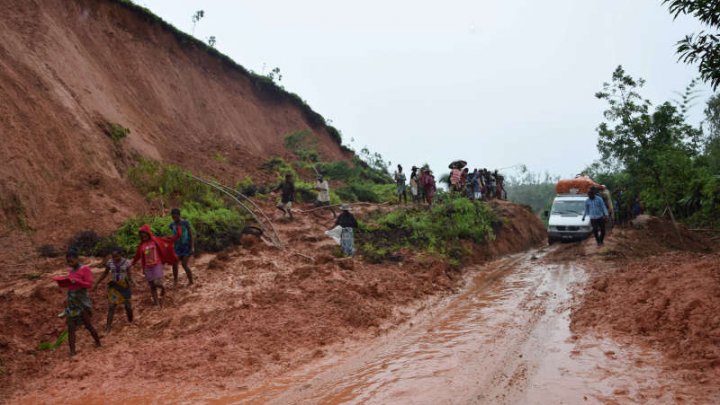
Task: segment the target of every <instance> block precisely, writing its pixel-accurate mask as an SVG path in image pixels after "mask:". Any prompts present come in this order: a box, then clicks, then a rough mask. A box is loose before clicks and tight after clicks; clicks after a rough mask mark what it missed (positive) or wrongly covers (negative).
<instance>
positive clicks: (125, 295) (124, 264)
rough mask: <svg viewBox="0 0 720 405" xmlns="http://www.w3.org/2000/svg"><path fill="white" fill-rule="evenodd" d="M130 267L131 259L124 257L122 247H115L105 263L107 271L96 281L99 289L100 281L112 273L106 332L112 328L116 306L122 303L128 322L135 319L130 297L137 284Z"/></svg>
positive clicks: (109, 286)
mask: <svg viewBox="0 0 720 405" xmlns="http://www.w3.org/2000/svg"><path fill="white" fill-rule="evenodd" d="M130 267H131V266H130V261H129V260H127V259H126V258H124V257H122V250H121V249H120V248H115V249H113V252H112V258H111V259H110V260H109V261H108V262H107V264H106V265H105V272H104V273H103V275H102V276H101V277H100V279H99V280H98V281H97V283H95V287H93V291H95V290H97V288H98V286H99V285H100V283H101V282H102V281H103V280H105V277H107V276H108V274H111V276H110V282H109V283H108V292H107V296H108V314H107V324H106V325H105V332H106V333H109V332H110V329H111V328H112V321H113V316H114V315H115V308H116V307H117V306H118V305H120V304H122V305H123V306H124V307H125V314H126V315H127V319H128V322H132V321H133V310H132V303H131V301H130V299H131V296H132V290H131V287H133V286H135V282H134V281H133V279H132V277H131V275H130Z"/></svg>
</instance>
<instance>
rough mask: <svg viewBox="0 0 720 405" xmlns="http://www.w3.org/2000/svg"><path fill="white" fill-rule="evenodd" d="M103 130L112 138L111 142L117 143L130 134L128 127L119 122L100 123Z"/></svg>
mask: <svg viewBox="0 0 720 405" xmlns="http://www.w3.org/2000/svg"><path fill="white" fill-rule="evenodd" d="M101 127H102V129H103V131H104V132H105V134H106V135H107V136H109V137H110V139H112V141H113V142H115V143H118V142H120V141H122V140H123V139H125V138H126V137H127V136H128V135H130V129H128V128H125V127H123V126H122V125H120V124H113V123H111V122H106V123H104V124H102V125H101Z"/></svg>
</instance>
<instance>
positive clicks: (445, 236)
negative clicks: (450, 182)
mask: <svg viewBox="0 0 720 405" xmlns="http://www.w3.org/2000/svg"><path fill="white" fill-rule="evenodd" d="M494 222H495V214H494V213H493V211H492V210H491V209H490V208H488V206H487V205H486V204H485V203H483V202H477V201H470V200H468V199H466V198H453V199H449V200H448V201H446V202H442V203H437V204H435V205H434V206H433V208H432V209H431V210H428V209H424V208H411V209H400V210H395V211H391V212H388V213H386V214H382V215H380V216H379V217H377V218H374V220H373V221H372V222H371V223H369V224H362V227H361V230H362V232H360V233H359V240H360V246H361V252H362V251H369V252H370V256H371V257H372V258H373V260H376V259H377V257H383V256H386V255H388V254H391V253H393V252H397V250H398V249H400V248H403V247H407V248H413V249H427V250H429V251H430V252H433V253H437V254H441V255H444V256H447V257H449V258H451V259H457V257H461V256H462V255H464V254H465V253H466V252H464V251H463V250H462V249H460V248H458V245H457V242H458V241H459V240H468V241H472V242H475V243H485V242H487V241H489V240H492V239H494V232H493V223H494ZM458 249H460V250H458Z"/></svg>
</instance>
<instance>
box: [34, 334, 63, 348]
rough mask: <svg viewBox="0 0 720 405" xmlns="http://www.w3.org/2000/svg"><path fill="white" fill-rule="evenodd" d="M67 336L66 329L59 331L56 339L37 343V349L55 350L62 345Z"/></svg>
mask: <svg viewBox="0 0 720 405" xmlns="http://www.w3.org/2000/svg"><path fill="white" fill-rule="evenodd" d="M67 338H68V331H67V330H64V331H62V332H61V333H60V335H58V337H57V339H55V340H54V341H48V342H40V343H39V344H38V350H51V351H55V350H57V349H58V348H59V347H60V346H62V344H63V343H65V341H66V340H67Z"/></svg>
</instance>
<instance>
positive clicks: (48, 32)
mask: <svg viewBox="0 0 720 405" xmlns="http://www.w3.org/2000/svg"><path fill="white" fill-rule="evenodd" d="M119 3H120V2H119V1H115V0H71V1H68V0H42V1H40V0H9V1H5V2H3V6H4V9H5V10H6V12H5V13H4V15H3V18H2V19H0V37H2V38H3V40H2V43H0V99H1V100H2V103H0V117H2V118H0V142H2V145H3V146H2V148H0V161H2V162H3V164H2V165H0V243H2V244H3V246H6V247H7V246H12V250H13V251H15V252H18V251H21V252H23V253H22V254H20V255H18V254H15V255H14V256H15V257H17V256H22V257H25V256H27V255H29V254H30V253H29V252H30V251H32V250H33V249H32V246H33V244H37V243H38V242H49V243H54V244H56V245H64V243H65V242H66V241H67V239H68V237H69V236H70V235H72V234H74V233H75V232H77V231H79V230H84V229H94V230H96V231H98V232H109V231H112V230H115V229H116V227H117V225H118V224H119V223H121V222H122V221H123V220H125V219H126V218H128V217H129V216H133V215H137V214H139V213H142V212H143V211H144V210H146V209H148V206H147V203H146V202H145V201H144V200H143V198H142V196H140V195H138V193H137V192H136V191H135V190H134V189H133V188H132V187H131V186H130V185H129V183H128V180H127V176H126V174H127V173H126V171H127V168H128V165H129V164H130V163H131V162H132V161H133V160H135V159H137V158H140V157H142V158H148V159H155V160H159V161H162V162H165V163H174V164H179V165H181V166H183V167H185V168H187V169H188V170H191V171H193V172H194V173H196V174H204V175H212V176H215V177H217V178H220V179H222V180H224V181H225V182H226V183H228V184H235V182H236V181H238V180H240V179H242V178H243V177H244V176H245V175H252V176H254V177H256V178H257V176H258V170H257V168H258V166H259V165H260V164H261V163H262V162H264V161H265V160H267V159H269V158H270V157H272V156H287V153H288V152H287V150H286V149H285V147H284V144H283V140H284V137H285V136H286V135H287V134H290V133H293V132H295V131H299V130H306V129H307V130H311V131H313V132H314V133H315V134H316V136H317V139H318V150H319V152H320V153H321V154H322V155H323V157H324V158H326V159H327V160H338V159H344V158H347V156H345V154H344V153H343V151H342V150H341V149H340V147H339V145H338V144H337V142H336V141H335V140H333V139H331V136H330V135H329V134H328V132H327V130H326V128H325V127H324V125H322V124H318V122H317V121H318V116H316V115H312V114H310V113H308V111H307V110H306V109H304V108H303V107H302V106H301V104H299V103H298V102H296V101H292V100H291V99H290V98H289V97H287V96H282V95H278V94H279V93H277V92H274V91H268V86H267V85H265V86H261V85H258V83H257V80H253V79H252V78H251V77H250V76H249V75H248V74H247V73H246V72H243V71H242V70H241V69H239V68H236V67H233V66H231V64H230V63H228V62H227V61H224V60H222V59H221V58H220V57H217V56H215V55H212V54H210V53H208V51H207V50H205V49H202V48H201V47H199V46H198V45H196V44H194V43H190V42H188V41H187V40H182V38H180V37H179V36H177V35H176V34H175V33H173V32H171V31H170V30H168V29H167V28H164V27H162V26H161V25H160V24H159V23H157V22H153V21H152V20H151V19H150V18H146V17H143V16H142V15H141V14H138V13H137V12H135V11H133V10H131V9H130V8H129V7H127V6H122V5H120V4H119ZM107 123H113V124H118V125H121V126H122V127H125V128H128V129H129V130H130V133H129V135H128V136H127V137H126V138H124V139H120V140H118V141H117V142H115V141H113V140H112V139H111V137H110V136H108V134H106V132H105V131H104V130H103V128H102V125H104V124H107ZM26 249H27V250H26ZM0 259H3V260H0V267H3V268H8V267H10V266H12V265H14V264H16V263H13V262H12V261H11V260H10V259H8V260H7V261H5V260H4V259H5V258H0ZM15 260H17V259H15Z"/></svg>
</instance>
